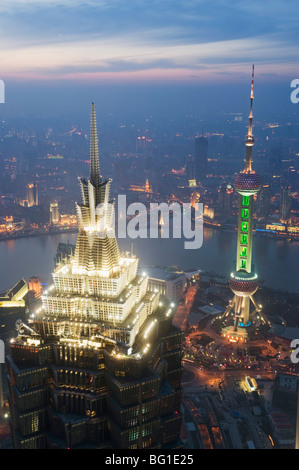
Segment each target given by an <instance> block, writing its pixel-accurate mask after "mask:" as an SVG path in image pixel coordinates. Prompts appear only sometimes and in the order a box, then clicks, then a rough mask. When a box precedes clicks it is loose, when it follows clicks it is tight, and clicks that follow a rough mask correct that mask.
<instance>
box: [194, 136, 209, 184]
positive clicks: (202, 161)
mask: <svg viewBox="0 0 299 470" xmlns="http://www.w3.org/2000/svg"><path fill="white" fill-rule="evenodd" d="M207 170H208V139H207V138H206V137H204V136H200V137H195V178H196V182H197V183H198V182H200V181H203V180H204V179H205V178H206V175H207Z"/></svg>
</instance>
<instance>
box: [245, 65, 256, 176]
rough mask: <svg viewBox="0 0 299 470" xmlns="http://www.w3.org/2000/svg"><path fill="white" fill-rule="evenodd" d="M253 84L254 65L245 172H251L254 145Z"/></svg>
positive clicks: (252, 78) (252, 81)
mask: <svg viewBox="0 0 299 470" xmlns="http://www.w3.org/2000/svg"><path fill="white" fill-rule="evenodd" d="M253 84H254V65H253V66H252V75H251V93H250V113H249V123H248V133H247V137H246V140H245V145H246V165H245V170H249V171H250V170H252V147H253V145H254V138H253V133H252V128H253V125H252V121H253V114H252V105H253Z"/></svg>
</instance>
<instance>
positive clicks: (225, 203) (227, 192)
mask: <svg viewBox="0 0 299 470" xmlns="http://www.w3.org/2000/svg"><path fill="white" fill-rule="evenodd" d="M233 196H234V190H233V188H232V186H231V185H230V184H226V183H223V184H222V185H221V186H220V188H219V189H218V207H217V209H218V216H219V217H220V218H224V219H225V218H229V217H231V215H232V210H233Z"/></svg>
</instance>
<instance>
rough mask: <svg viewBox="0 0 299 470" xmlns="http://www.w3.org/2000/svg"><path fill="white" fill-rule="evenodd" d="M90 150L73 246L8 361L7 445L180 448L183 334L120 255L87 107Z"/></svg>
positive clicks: (164, 303)
mask: <svg viewBox="0 0 299 470" xmlns="http://www.w3.org/2000/svg"><path fill="white" fill-rule="evenodd" d="M90 153H91V155H90V160H91V168H90V179H89V180H88V181H87V180H85V179H83V178H81V179H80V187H81V193H82V203H81V204H76V209H77V216H78V223H79V234H78V238H77V243H76V247H75V250H74V252H73V253H72V254H70V256H68V257H61V258H60V260H59V262H58V264H57V266H56V268H55V270H54V272H53V284H52V285H51V286H50V287H49V288H48V289H47V291H46V292H44V293H43V296H42V308H41V309H39V311H37V312H36V313H35V316H34V318H32V319H31V320H30V322H29V321H28V324H24V323H23V322H19V323H18V324H17V337H16V338H15V340H14V341H13V342H12V343H11V348H10V355H9V356H8V358H7V365H8V384H9V401H10V408H11V430H12V439H13V446H14V448H84V447H86V448H114V449H115V448H119V449H142V448H179V447H181V442H180V439H179V434H180V426H181V415H180V401H181V394H182V389H181V374H182V366H181V358H182V348H181V339H182V334H181V332H180V331H179V330H178V329H176V328H175V327H174V326H173V325H172V315H173V313H174V311H173V307H172V306H171V304H170V302H169V301H168V300H167V299H166V298H165V297H162V296H161V295H160V294H159V292H153V291H150V290H149V288H148V277H147V276H146V275H143V276H140V275H138V274H137V268H138V259H137V258H135V257H134V256H132V255H131V256H128V255H122V254H121V253H120V251H119V247H118V243H117V240H116V238H115V233H114V229H113V224H112V220H113V211H114V201H111V200H110V197H109V191H110V184H111V180H110V179H107V180H103V179H102V177H101V175H100V168H99V157H98V145H97V131H96V118H95V110H94V105H92V114H91V147H90Z"/></svg>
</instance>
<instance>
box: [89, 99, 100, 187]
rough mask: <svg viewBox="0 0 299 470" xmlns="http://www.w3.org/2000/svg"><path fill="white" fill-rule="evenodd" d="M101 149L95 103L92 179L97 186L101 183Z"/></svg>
mask: <svg viewBox="0 0 299 470" xmlns="http://www.w3.org/2000/svg"><path fill="white" fill-rule="evenodd" d="M101 179H102V178H101V175H100V163H99V149H98V137H97V123H96V112H95V108H94V103H92V105H91V126H90V181H91V183H92V184H93V185H94V186H95V187H99V185H100V183H101Z"/></svg>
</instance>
